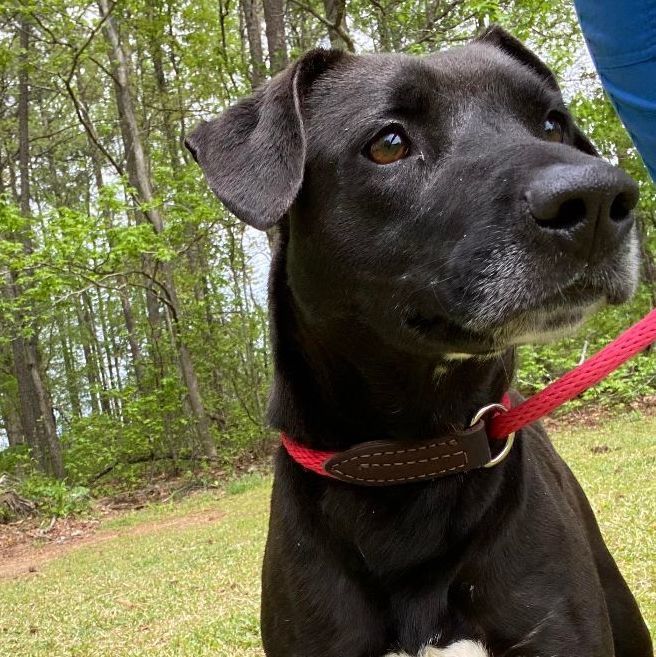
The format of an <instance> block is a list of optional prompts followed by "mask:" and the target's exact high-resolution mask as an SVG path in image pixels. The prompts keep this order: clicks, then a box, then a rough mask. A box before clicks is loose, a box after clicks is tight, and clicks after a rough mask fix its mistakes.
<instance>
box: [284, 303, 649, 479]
mask: <svg viewBox="0 0 656 657" xmlns="http://www.w3.org/2000/svg"><path fill="white" fill-rule="evenodd" d="M653 342H656V309H655V310H652V311H651V312H650V313H649V314H648V315H647V316H646V317H644V318H643V319H642V320H640V321H639V322H638V323H637V324H634V325H633V326H632V327H631V328H630V329H628V330H627V331H625V332H624V333H622V334H621V335H620V336H619V337H617V338H616V339H615V340H613V341H612V342H611V343H610V344H609V345H607V346H606V347H604V348H603V349H601V351H598V352H597V353H596V354H595V355H594V356H592V357H591V358H589V359H588V360H586V361H585V362H583V363H582V364H581V365H579V366H578V367H576V368H574V369H573V370H571V371H569V372H567V374H565V375H564V376H562V377H561V378H560V379H557V380H556V381H554V382H553V383H551V384H549V385H548V386H547V387H546V388H545V389H544V390H541V391H540V392H538V393H537V394H535V395H533V397H530V398H529V399H527V400H526V401H524V402H522V403H521V404H519V405H518V406H516V407H514V408H512V409H510V410H508V411H506V412H500V413H496V414H495V415H493V416H492V417H491V419H490V420H489V422H488V423H487V437H488V438H496V439H499V440H505V439H506V437H508V436H510V435H511V434H513V433H514V432H516V431H518V430H519V429H521V428H522V427H525V426H526V425H527V424H530V423H531V422H535V421H536V420H539V419H540V418H541V417H544V416H545V415H548V414H549V413H550V412H551V411H553V410H554V409H555V408H558V407H559V406H561V405H562V404H564V403H565V402H567V401H569V400H571V399H574V397H576V396H577V395H580V394H581V393H582V392H583V391H585V390H587V389H588V388H590V387H592V386H593V385H594V384H595V383H598V382H599V381H601V380H602V379H603V378H604V377H606V376H608V375H609V374H610V373H611V372H613V371H614V370H616V369H617V368H618V367H619V366H620V365H622V363H624V362H626V361H627V360H629V359H630V358H632V357H633V356H635V355H636V354H638V353H640V352H641V351H642V350H643V349H646V348H647V347H648V346H649V345H650V344H652V343H653ZM503 405H504V406H506V407H507V408H509V406H510V404H509V398H508V397H507V395H506V396H504V400H503ZM280 439H281V442H282V445H283V446H284V447H285V449H286V450H287V452H288V453H289V455H290V456H291V457H292V458H293V459H294V460H295V461H296V462H297V463H299V464H300V465H302V466H303V467H304V468H306V469H307V470H311V471H312V472H315V473H317V474H319V475H322V476H324V477H332V476H333V475H331V474H330V473H329V472H327V471H326V464H327V463H328V462H329V461H330V460H331V459H333V457H335V456H336V455H337V454H339V452H330V451H320V450H315V449H311V448H309V447H305V446H304V445H301V444H300V443H297V442H296V441H295V440H294V439H293V438H291V437H290V436H288V435H286V434H285V433H281V434H280Z"/></svg>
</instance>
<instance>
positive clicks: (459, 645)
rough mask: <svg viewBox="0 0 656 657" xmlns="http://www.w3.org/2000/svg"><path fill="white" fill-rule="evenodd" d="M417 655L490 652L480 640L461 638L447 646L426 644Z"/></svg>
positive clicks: (486, 656)
mask: <svg viewBox="0 0 656 657" xmlns="http://www.w3.org/2000/svg"><path fill="white" fill-rule="evenodd" d="M385 657H414V655H408V653H405V652H401V653H388V654H387V655H385ZM417 657H490V653H488V652H487V650H486V649H485V648H484V646H483V645H482V644H481V643H479V642H478V641H470V640H461V641H456V642H455V643H452V644H451V645H449V646H446V647H445V648H436V647H434V646H426V647H425V648H422V649H421V650H420V651H419V653H417Z"/></svg>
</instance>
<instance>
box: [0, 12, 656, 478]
mask: <svg viewBox="0 0 656 657" xmlns="http://www.w3.org/2000/svg"><path fill="white" fill-rule="evenodd" d="M243 4H244V3H238V2H232V3H228V2H220V3H218V4H217V3H216V2H213V1H211V0H198V1H194V2H191V1H190V0H171V1H167V2H145V0H125V1H122V2H119V3H115V4H114V5H113V11H112V15H111V20H112V21H114V22H115V25H116V27H117V30H118V35H119V39H120V40H121V42H122V44H123V45H124V47H125V55H126V58H127V60H128V63H129V67H128V68H129V70H128V77H129V78H130V79H129V85H128V86H129V89H128V91H129V92H130V94H131V96H132V99H133V101H134V102H133V109H134V113H135V120H136V122H137V127H138V130H139V134H140V135H141V137H142V139H143V150H144V157H145V159H146V165H147V166H146V170H147V171H146V175H147V177H149V183H150V185H151V187H152V192H153V193H152V196H151V195H149V196H148V198H145V197H144V196H143V193H142V192H141V191H140V190H139V189H138V187H139V185H138V179H137V178H136V177H135V176H134V175H130V170H129V164H130V163H131V162H133V160H134V156H135V153H134V148H133V147H134V144H132V143H131V141H130V140H129V139H127V140H126V139H125V135H124V134H123V133H124V130H125V126H123V128H122V126H121V117H122V116H123V114H122V113H121V112H119V111H118V109H117V96H116V93H115V92H116V87H115V85H114V82H113V79H112V76H114V77H116V75H115V72H114V71H113V69H114V68H115V66H116V64H115V62H114V61H112V60H111V59H110V57H109V55H108V52H109V50H110V48H109V41H108V39H107V35H106V33H105V31H104V30H103V28H106V27H107V25H108V24H109V23H107V22H105V23H103V24H102V25H101V18H100V16H99V14H98V7H97V4H96V3H86V2H79V1H77V0H74V1H73V2H72V3H68V4H63V3H62V2H61V0H44V1H43V2H39V3H37V2H33V1H31V0H30V1H23V2H20V3H16V2H8V3H4V5H3V7H4V6H6V8H7V12H6V13H7V21H6V23H5V24H4V27H3V31H2V32H0V95H2V97H3V103H1V104H0V276H1V277H2V283H1V284H0V440H1V441H5V440H6V439H7V438H8V433H9V432H13V435H12V436H11V437H10V438H11V441H12V442H16V441H19V442H20V441H22V440H23V439H24V436H21V435H19V434H20V431H19V430H17V429H16V426H17V425H20V423H21V422H22V420H21V412H23V413H24V411H25V409H22V408H21V400H22V397H21V395H24V392H25V391H24V388H25V385H24V384H25V381H24V380H23V381H22V383H23V387H22V388H21V385H20V381H19V377H18V375H17V371H16V368H15V362H14V360H15V356H16V352H15V347H16V345H17V343H19V342H20V341H21V340H26V339H29V340H31V341H33V342H35V343H36V344H37V347H38V349H37V356H38V358H37V359H38V360H39V361H40V362H39V363H37V369H40V370H41V371H42V373H43V380H44V382H45V386H46V388H47V393H48V394H49V395H50V397H51V398H52V406H53V409H54V416H55V420H56V423H57V436H58V439H59V441H60V444H61V446H62V447H63V451H64V455H63V458H64V462H65V467H66V476H67V481H69V482H72V483H73V484H83V485H88V484H90V483H91V482H95V481H96V480H97V478H98V477H99V475H101V474H102V473H104V472H106V473H107V477H108V478H117V479H123V480H124V481H125V483H126V485H138V484H139V483H140V482H141V481H142V480H143V479H144V478H146V477H149V476H155V473H159V472H160V471H161V470H162V469H167V468H168V469H169V470H170V471H173V472H176V473H179V472H184V471H185V470H186V469H188V468H192V469H194V470H195V471H197V470H198V468H200V467H201V464H202V462H203V456H204V452H207V442H208V440H209V442H210V443H211V444H212V445H216V446H217V448H218V451H219V460H220V461H221V463H229V462H230V461H231V460H232V459H234V457H235V456H237V455H238V454H239V453H240V452H242V451H243V450H253V449H257V448H258V445H259V444H260V442H261V441H262V439H263V437H265V436H266V435H267V434H266V429H265V427H264V416H265V413H264V410H265V406H266V391H267V388H268V386H269V381H270V375H271V354H270V345H269V336H268V328H267V318H266V309H265V307H264V300H263V296H264V294H263V283H262V279H263V278H264V276H265V272H264V269H265V265H263V264H262V263H263V262H264V261H266V258H267V255H268V254H266V255H264V256H262V254H261V253H259V254H258V263H259V264H258V265H257V266H255V265H254V264H253V262H254V256H255V253H256V251H264V252H266V251H267V246H266V241H265V240H264V241H262V242H259V243H254V242H253V235H252V233H251V232H249V231H247V230H245V229H244V227H243V226H242V225H241V224H240V223H239V222H237V221H236V219H235V218H234V217H232V216H231V215H230V214H229V213H228V212H227V211H226V210H225V209H224V208H223V207H222V206H221V205H220V203H219V202H218V201H217V200H216V199H215V197H214V196H213V195H212V193H211V192H210V191H209V189H208V188H207V186H206V185H205V184H204V183H203V182H202V174H201V172H200V171H199V169H198V167H197V165H196V164H195V163H194V162H193V159H192V157H191V156H190V154H189V153H188V152H187V151H186V150H185V149H184V148H183V146H182V144H183V141H184V138H185V136H186V135H187V134H188V133H189V131H190V130H191V129H192V128H193V125H194V124H195V123H196V122H197V121H198V120H199V119H201V118H207V117H209V116H211V115H213V114H216V113H218V112H219V111H221V110H222V109H223V108H225V107H227V106H228V105H230V104H231V103H233V102H234V101H235V100H237V99H238V98H239V97H241V96H243V95H244V94H246V93H248V92H249V90H250V88H251V83H250V77H249V76H250V75H251V73H252V71H253V70H254V62H253V61H251V55H250V53H251V49H250V47H249V46H250V44H249V43H248V41H247V30H245V29H244V26H245V16H244V15H243V13H242V5H243ZM308 7H309V8H310V9H311V10H312V11H311V12H310V11H308ZM324 11H325V7H324V4H323V3H322V2H320V0H310V2H307V3H286V5H285V29H286V33H285V34H284V35H283V36H284V38H285V42H286V45H287V49H288V54H289V56H290V58H291V57H294V56H296V55H300V54H301V53H302V52H304V51H306V50H308V49H310V48H313V47H316V46H317V45H326V44H327V42H328V39H329V35H328V33H327V29H326V25H325V23H324V22H322V21H321V20H319V19H317V18H316V14H319V15H323V13H324ZM346 12H347V17H346V24H345V29H346V30H347V31H348V32H349V34H350V35H351V39H352V41H353V43H354V44H355V45H354V47H355V49H356V50H357V51H359V52H380V51H396V52H405V53H415V54H418V55H422V54H425V53H430V52H433V51H436V50H440V49H444V48H447V47H451V46H454V45H459V44H462V43H464V42H466V41H468V40H469V39H470V38H471V37H472V36H473V35H475V34H476V33H477V32H479V31H480V30H482V29H484V28H485V27H486V26H488V25H489V24H490V23H492V22H499V23H501V24H502V25H503V26H504V27H506V28H507V29H509V30H511V31H512V32H513V33H514V34H516V35H517V36H518V37H519V38H521V39H523V40H525V41H526V42H527V43H528V44H529V45H530V46H531V47H532V48H534V49H535V50H537V52H538V53H539V54H540V55H541V56H542V57H543V58H544V59H545V61H546V62H547V63H548V64H549V65H550V66H552V67H553V68H554V69H555V70H556V72H557V74H558V76H559V77H560V79H561V80H562V81H563V86H564V89H565V97H566V99H567V100H568V102H570V105H571V107H572V110H573V112H574V113H575V115H576V117H577V120H578V122H579V123H580V125H581V126H582V127H583V128H584V130H585V131H586V133H587V134H589V135H590V136H591V138H592V140H593V141H594V143H595V144H596V145H597V147H598V148H599V150H600V151H601V153H602V154H603V155H604V156H605V157H607V158H609V159H610V160H611V161H614V162H618V163H619V164H621V165H622V166H623V167H625V168H626V169H627V170H628V171H629V172H630V173H631V174H632V175H633V176H634V177H636V179H637V180H638V181H639V184H640V187H641V192H642V200H641V205H640V228H641V232H642V234H643V236H644V243H645V249H644V251H645V258H646V261H649V258H650V257H651V258H652V260H653V254H654V252H656V224H655V221H654V217H655V216H656V189H655V188H654V185H653V184H652V183H651V181H650V180H649V178H648V176H647V173H646V171H645V169H644V167H643V165H642V163H641V162H640V158H639V157H638V155H637V153H636V151H635V148H634V147H633V146H632V144H631V141H630V139H629V137H628V135H627V133H626V131H625V130H624V128H623V127H622V126H621V124H620V122H619V120H618V119H617V117H616V116H615V114H614V111H613V109H612V107H611V106H610V105H609V103H608V102H607V100H606V98H605V97H604V94H603V93H602V91H601V88H600V86H599V84H598V81H597V80H596V77H595V75H594V73H593V71H592V69H591V67H590V64H589V62H586V61H585V57H584V53H585V49H584V43H583V39H582V36H581V33H580V31H579V29H578V24H577V20H576V17H575V14H574V9H573V3H572V2H571V1H570V0H567V1H566V0H511V1H509V2H501V1H500V0H463V1H462V2H448V3H439V2H422V3H419V2H417V1H416V0H378V1H377V2H376V3H370V2H361V1H359V0H357V1H356V0H354V1H353V2H349V3H347V5H346ZM22 18H26V19H27V21H28V23H29V24H30V40H29V46H28V48H27V50H26V51H24V52H23V51H21V49H20V47H19V45H20V39H19V38H18V37H19V26H20V24H21V20H22ZM266 27H267V26H266V25H265V24H264V22H262V23H261V24H260V26H259V35H260V38H261V41H262V44H261V45H262V46H263V49H264V61H263V62H262V67H261V70H263V71H265V72H266V71H268V70H269V68H270V66H269V65H270V62H268V61H267V57H266V39H265V38H264V35H265V34H266ZM333 36H334V35H333ZM21 71H23V72H25V71H26V72H27V74H28V77H29V89H30V95H29V116H28V127H29V131H28V132H29V144H28V146H29V149H28V150H29V167H28V170H29V176H30V199H29V201H30V203H29V209H30V212H29V213H28V214H29V216H23V214H22V213H21V211H20V207H21V202H20V201H21V198H20V192H21V190H20V187H21V181H20V171H19V170H18V169H19V166H18V160H17V158H16V154H17V153H18V152H19V150H20V149H19V143H18V136H19V133H20V131H19V129H18V128H19V126H18V112H17V99H18V97H19V95H20V93H21V90H20V85H19V84H18V78H19V74H20V72H21ZM153 211H155V212H156V213H158V214H159V216H160V218H161V222H162V225H161V226H159V227H155V226H154V224H153V223H152V222H151V219H152V213H153ZM650 271H651V270H650V269H649V268H648V267H645V270H644V273H645V277H644V278H645V282H644V284H643V287H642V288H641V290H640V293H639V295H638V296H637V298H636V300H635V302H633V303H632V304H629V305H627V306H626V307H623V308H613V309H609V310H607V311H605V312H604V313H602V314H600V315H599V316H598V317H595V318H593V319H591V320H590V321H589V322H588V323H587V324H586V325H585V327H583V328H582V329H581V331H580V332H579V333H578V334H577V335H576V336H573V337H571V338H568V339H567V340H564V341H562V342H559V343H558V344H556V345H548V346H539V347H532V348H524V349H523V350H522V357H521V362H522V367H521V369H520V372H519V375H518V385H519V387H520V388H521V389H522V391H524V392H526V393H530V392H532V391H534V390H536V389H538V388H539V387H541V386H542V385H544V384H545V383H547V382H549V381H551V380H553V378H555V377H556V376H558V375H559V374H561V373H562V372H563V371H565V370H567V369H569V368H570V367H571V366H572V365H573V364H575V363H576V362H578V360H579V358H580V356H581V353H582V351H583V350H584V347H585V350H586V351H587V353H588V354H590V353H592V352H594V351H596V350H597V349H598V348H600V347H601V346H602V345H603V344H604V343H606V342H608V341H610V340H611V339H612V338H613V337H614V336H615V335H616V334H617V333H619V332H620V331H621V330H622V329H623V328H625V327H626V326H628V325H629V324H630V323H631V322H632V321H635V320H636V319H637V318H638V317H639V316H641V315H642V314H644V313H645V312H646V311H647V310H648V309H649V308H650V307H651V306H652V305H653V303H654V297H655V295H656V292H655V291H654V289H653V287H654V274H653V272H652V273H651V274H650ZM8 281H11V283H12V285H7V284H6V283H7V282H8ZM650 285H651V286H652V287H651V288H650V287H649V286H650ZM172 290H174V291H175V295H174V296H175V297H176V298H172V296H171V291H172ZM183 353H187V354H188V355H189V359H188V361H189V362H190V363H191V366H192V368H193V373H194V375H195V378H196V381H195V387H196V388H197V390H198V397H199V398H200V402H201V405H202V409H201V410H202V412H200V413H199V411H198V407H197V406H196V408H195V410H194V406H193V405H192V403H191V399H190V390H191V389H193V388H194V385H191V384H190V382H189V380H188V378H187V377H188V371H187V374H186V375H185V373H184V371H183V367H182V362H181V354H183ZM189 362H188V363H187V365H188V364H189ZM655 379H656V375H655V373H654V356H653V354H652V355H646V356H642V357H640V358H638V359H636V360H634V361H633V362H632V363H631V364H630V365H628V366H626V367H625V368H624V369H622V370H621V371H620V372H618V373H617V374H615V375H613V376H612V377H610V378H609V379H607V380H606V381H605V382H604V383H603V384H601V385H600V386H598V387H597V388H595V389H594V390H593V391H591V392H590V393H588V394H587V395H586V396H585V397H584V400H586V401H587V400H591V401H595V402H597V401H601V402H604V403H606V402H608V403H611V402H612V403H615V402H617V401H625V400H630V399H631V398H632V396H634V395H638V394H649V393H652V392H653V391H654V390H655V389H656V380H655ZM203 416H204V419H205V420H206V423H205V424H206V426H204V424H203ZM203 434H204V435H205V438H206V439H208V440H205V443H203V441H204V438H203ZM2 444H4V442H3V443H2ZM31 447H33V448H34V447H35V446H34V445H31ZM30 454H33V455H34V456H35V458H34V459H32V457H31V456H30ZM38 463H40V461H39V458H38V449H32V451H31V452H30V451H29V450H28V449H27V448H24V447H22V446H13V447H11V448H10V449H8V450H5V451H0V470H8V471H16V472H23V473H29V472H31V471H32V469H33V468H35V467H37V465H36V464H38ZM42 465H43V464H41V466H42ZM103 481H104V480H103V478H102V477H101V478H100V482H101V483H102V482H103Z"/></svg>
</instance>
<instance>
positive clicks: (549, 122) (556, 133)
mask: <svg viewBox="0 0 656 657" xmlns="http://www.w3.org/2000/svg"><path fill="white" fill-rule="evenodd" d="M565 126H566V123H565V119H564V117H562V116H561V115H560V114H558V113H557V112H550V113H549V114H548V116H547V118H546V119H545V121H544V126H543V128H542V129H543V131H544V136H545V137H546V139H547V141H553V142H556V143H558V144H560V143H562V141H563V139H565V130H566V128H565Z"/></svg>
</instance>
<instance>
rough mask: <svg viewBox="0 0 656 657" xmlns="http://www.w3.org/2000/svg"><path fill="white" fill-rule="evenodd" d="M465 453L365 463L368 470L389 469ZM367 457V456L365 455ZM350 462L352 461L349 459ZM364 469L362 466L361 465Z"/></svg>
mask: <svg viewBox="0 0 656 657" xmlns="http://www.w3.org/2000/svg"><path fill="white" fill-rule="evenodd" d="M464 453H465V452H463V451H460V452H452V453H451V454H442V455H441V456H431V458H429V459H417V460H416V461H397V462H395V463H367V467H368V468H391V467H393V466H395V465H401V466H403V465H415V463H430V462H431V461H439V460H440V459H448V458H451V457H452V456H460V455H461V454H464ZM367 456H368V455H367ZM350 460H352V459H350ZM339 463H340V464H341V463H346V461H339ZM362 467H364V464H363V465H362Z"/></svg>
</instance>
